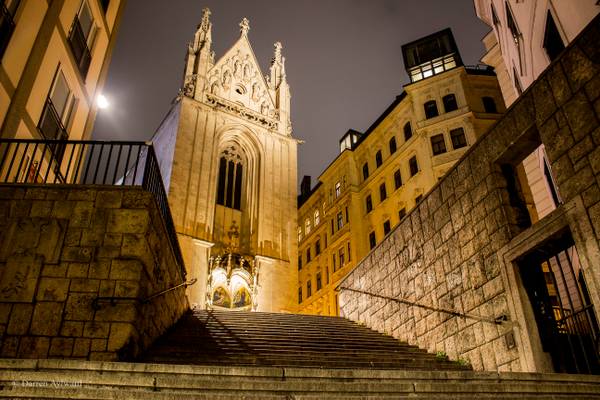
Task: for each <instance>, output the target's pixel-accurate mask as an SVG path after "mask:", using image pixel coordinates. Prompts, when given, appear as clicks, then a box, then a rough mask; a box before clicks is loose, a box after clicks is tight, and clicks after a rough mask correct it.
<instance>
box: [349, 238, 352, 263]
mask: <svg viewBox="0 0 600 400" xmlns="http://www.w3.org/2000/svg"><path fill="white" fill-rule="evenodd" d="M351 259H352V255H351V254H350V242H348V262H350V260H351Z"/></svg>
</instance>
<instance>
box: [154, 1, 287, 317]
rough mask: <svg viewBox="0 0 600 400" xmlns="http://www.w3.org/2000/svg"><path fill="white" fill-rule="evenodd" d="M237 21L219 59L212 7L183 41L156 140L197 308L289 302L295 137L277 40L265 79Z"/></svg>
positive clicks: (283, 307)
mask: <svg viewBox="0 0 600 400" xmlns="http://www.w3.org/2000/svg"><path fill="white" fill-rule="evenodd" d="M249 29H250V27H249V22H248V20H247V19H245V18H244V19H243V20H242V22H241V23H240V36H239V39H238V40H237V42H236V43H235V44H234V45H233V46H232V47H231V48H230V49H229V50H228V51H227V52H226V53H225V54H224V55H223V56H222V57H221V58H220V59H219V60H215V58H214V57H215V56H214V52H213V51H212V49H211V43H212V36H211V22H210V11H209V10H208V9H205V10H204V11H203V16H202V21H201V23H200V25H199V26H198V28H197V31H196V33H195V35H194V38H193V41H192V42H191V43H190V44H189V46H188V54H187V58H186V66H185V75H184V82H183V87H182V89H181V91H180V93H179V95H178V97H177V99H176V101H175V102H174V105H173V106H172V108H171V110H170V111H169V113H168V114H167V116H166V117H165V119H164V120H163V122H162V123H161V125H160V127H159V129H158V130H157V132H156V134H155V136H154V138H153V141H154V143H155V147H156V149H157V153H158V154H159V159H160V164H161V172H162V175H163V178H164V180H165V186H166V189H167V191H168V198H169V205H170V207H171V212H172V214H173V220H174V223H175V228H176V230H177V232H178V237H179V242H180V245H181V248H182V252H183V257H184V260H185V264H186V266H187V269H188V276H189V277H190V278H192V279H194V278H195V279H197V283H196V284H194V285H193V286H191V287H189V288H188V290H189V292H188V296H189V299H190V303H191V304H192V305H194V306H196V307H199V308H204V307H209V308H218V309H242V310H259V311H288V310H291V309H292V306H293V304H292V296H291V293H293V290H294V288H295V286H296V282H297V272H296V271H297V269H296V266H295V263H294V262H292V260H295V259H296V254H297V250H296V248H297V244H296V240H295V236H294V233H295V231H296V226H297V224H296V212H295V210H296V181H297V178H296V174H297V172H296V171H297V167H296V164H297V161H296V160H297V158H296V153H297V145H298V141H297V140H296V139H294V138H293V137H292V126H291V121H290V90H289V86H288V84H287V81H286V73H285V65H284V64H285V58H284V57H283V56H282V53H281V48H282V46H281V44H280V43H275V45H274V56H273V59H272V61H271V66H270V71H269V72H270V74H269V75H267V76H266V77H263V74H262V73H261V69H260V66H259V64H258V62H257V60H256V57H255V55H254V52H253V50H252V47H251V45H250V42H249V39H248V31H249Z"/></svg>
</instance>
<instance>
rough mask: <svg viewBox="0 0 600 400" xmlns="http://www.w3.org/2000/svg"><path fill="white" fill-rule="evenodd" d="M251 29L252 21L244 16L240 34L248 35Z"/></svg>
mask: <svg viewBox="0 0 600 400" xmlns="http://www.w3.org/2000/svg"><path fill="white" fill-rule="evenodd" d="M249 30H250V21H249V20H248V18H243V19H242V21H241V22H240V36H248V31H249Z"/></svg>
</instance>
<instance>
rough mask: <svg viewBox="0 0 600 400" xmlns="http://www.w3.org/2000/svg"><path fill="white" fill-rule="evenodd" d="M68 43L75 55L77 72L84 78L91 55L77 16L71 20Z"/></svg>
mask: <svg viewBox="0 0 600 400" xmlns="http://www.w3.org/2000/svg"><path fill="white" fill-rule="evenodd" d="M69 45H70V46H71V51H72V52H73V56H74V57H75V61H76V62H77V66H78V67H79V72H81V76H82V77H83V79H85V77H86V76H87V73H88V69H89V68H90V61H91V60H92V55H91V53H90V49H89V48H88V45H87V38H86V37H85V35H84V34H83V29H81V24H80V23H79V18H78V17H75V19H74V20H73V25H71V31H70V32H69Z"/></svg>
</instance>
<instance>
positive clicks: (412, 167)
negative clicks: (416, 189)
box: [408, 156, 419, 176]
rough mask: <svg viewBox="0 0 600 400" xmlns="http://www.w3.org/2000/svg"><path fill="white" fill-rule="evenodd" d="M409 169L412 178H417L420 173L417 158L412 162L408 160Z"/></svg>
mask: <svg viewBox="0 0 600 400" xmlns="http://www.w3.org/2000/svg"><path fill="white" fill-rule="evenodd" d="M408 168H409V169H410V176H415V175H416V174H417V173H418V172H419V164H418V163H417V156H412V157H411V158H410V160H408Z"/></svg>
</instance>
